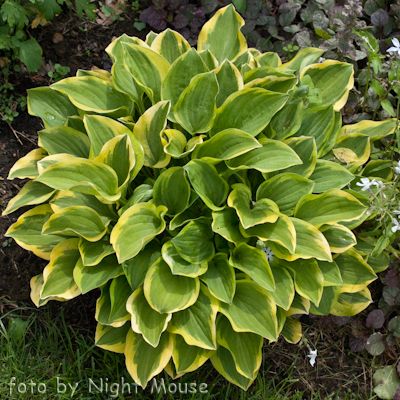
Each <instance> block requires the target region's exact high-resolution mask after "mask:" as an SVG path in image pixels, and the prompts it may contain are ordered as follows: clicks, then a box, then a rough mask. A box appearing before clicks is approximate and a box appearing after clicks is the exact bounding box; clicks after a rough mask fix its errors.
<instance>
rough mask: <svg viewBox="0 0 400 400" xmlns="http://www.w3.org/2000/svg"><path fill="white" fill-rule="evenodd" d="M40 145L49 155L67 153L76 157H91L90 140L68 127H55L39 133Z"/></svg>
mask: <svg viewBox="0 0 400 400" xmlns="http://www.w3.org/2000/svg"><path fill="white" fill-rule="evenodd" d="M38 136H39V139H38V145H39V146H40V147H42V148H43V149H45V150H46V151H47V153H48V154H50V155H52V154H59V153H66V154H71V155H73V156H75V157H83V158H87V157H89V151H90V139H89V138H88V136H87V135H85V134H84V133H82V132H79V131H77V130H76V129H73V128H69V127H67V126H54V127H52V128H47V129H43V130H41V131H39V132H38Z"/></svg>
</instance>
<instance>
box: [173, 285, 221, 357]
mask: <svg viewBox="0 0 400 400" xmlns="http://www.w3.org/2000/svg"><path fill="white" fill-rule="evenodd" d="M218 303H219V302H218V300H216V299H215V298H214V297H213V296H212V295H211V294H210V292H209V291H208V289H207V288H206V287H205V285H203V284H201V285H200V293H199V297H198V298H197V300H196V302H195V303H194V304H193V305H191V306H190V307H188V308H186V309H184V310H182V311H178V312H175V313H174V314H173V316H172V320H171V322H170V323H169V324H168V329H167V330H168V332H171V333H175V334H178V335H181V336H182V337H183V338H184V339H185V342H186V343H187V344H189V345H190V346H196V347H201V348H203V349H206V350H215V349H216V347H217V342H216V325H215V319H216V318H217V312H218Z"/></svg>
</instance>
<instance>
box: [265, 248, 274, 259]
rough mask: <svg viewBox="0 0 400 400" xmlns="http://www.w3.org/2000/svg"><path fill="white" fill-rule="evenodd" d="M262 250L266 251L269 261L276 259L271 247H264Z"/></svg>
mask: <svg viewBox="0 0 400 400" xmlns="http://www.w3.org/2000/svg"><path fill="white" fill-rule="evenodd" d="M262 251H263V252H264V253H265V257H266V258H267V260H268V261H273V260H274V253H273V252H272V250H271V248H270V247H264V248H263V249H262Z"/></svg>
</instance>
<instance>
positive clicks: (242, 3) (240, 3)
mask: <svg viewBox="0 0 400 400" xmlns="http://www.w3.org/2000/svg"><path fill="white" fill-rule="evenodd" d="M232 3H233V5H234V6H235V7H236V10H237V12H239V13H240V14H243V13H244V12H245V11H246V0H232Z"/></svg>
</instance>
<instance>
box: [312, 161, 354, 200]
mask: <svg viewBox="0 0 400 400" xmlns="http://www.w3.org/2000/svg"><path fill="white" fill-rule="evenodd" d="M309 179H310V180H312V181H314V182H315V186H314V188H313V193H323V192H326V191H327V190H330V189H342V188H343V187H344V186H346V185H347V184H348V183H350V182H351V181H352V180H353V179H354V175H353V174H352V173H351V172H349V171H348V170H347V169H346V168H344V167H342V166H341V165H339V164H336V163H335V162H332V161H327V160H317V162H316V165H315V169H314V171H313V173H312V174H311V175H310V176H309Z"/></svg>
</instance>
